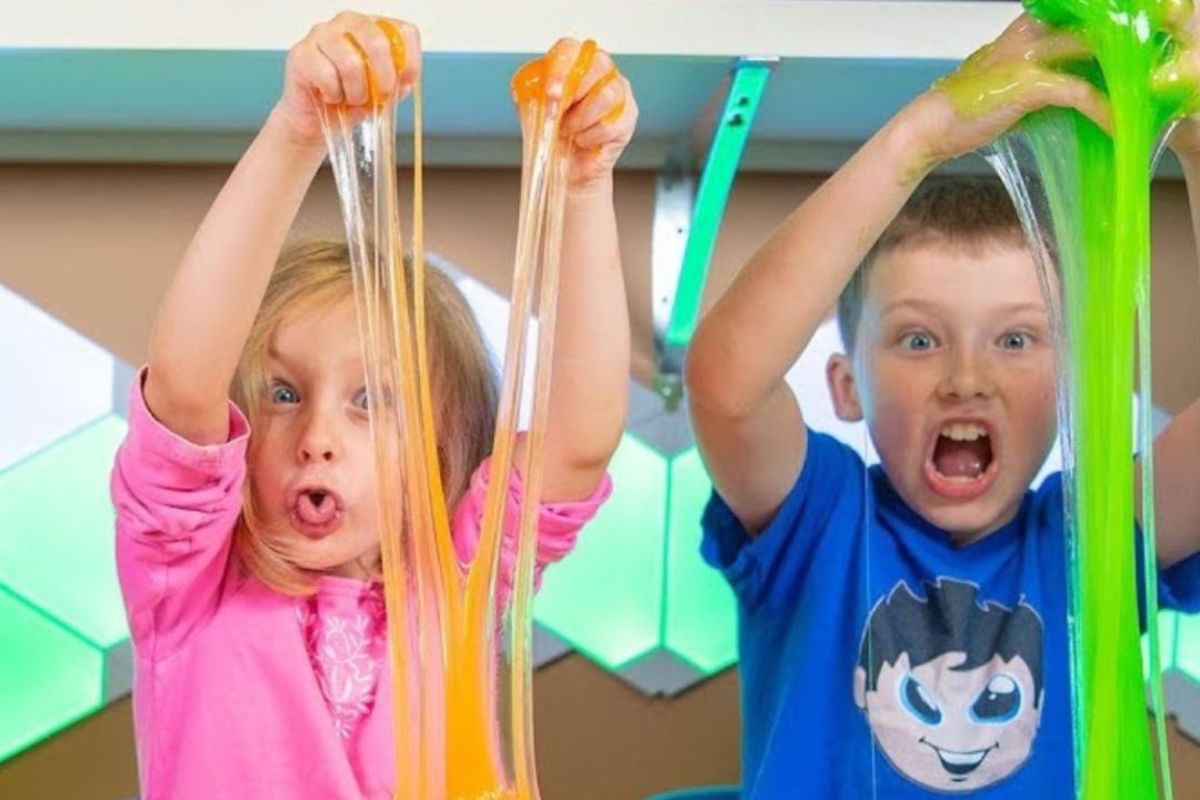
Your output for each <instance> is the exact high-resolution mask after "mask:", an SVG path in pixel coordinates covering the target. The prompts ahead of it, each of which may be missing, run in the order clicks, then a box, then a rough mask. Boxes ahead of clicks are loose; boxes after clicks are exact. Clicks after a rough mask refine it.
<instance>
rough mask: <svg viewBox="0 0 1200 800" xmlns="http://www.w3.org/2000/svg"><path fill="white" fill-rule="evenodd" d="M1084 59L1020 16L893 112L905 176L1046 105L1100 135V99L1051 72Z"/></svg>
mask: <svg viewBox="0 0 1200 800" xmlns="http://www.w3.org/2000/svg"><path fill="white" fill-rule="evenodd" d="M1088 57H1090V53H1089V52H1088V51H1087V49H1086V47H1085V46H1084V45H1083V43H1082V42H1080V41H1079V40H1078V39H1076V38H1075V37H1074V36H1072V35H1071V34H1069V33H1065V32H1059V31H1050V30H1049V29H1047V28H1046V26H1045V25H1043V24H1042V23H1040V22H1038V21H1037V20H1035V19H1033V18H1032V17H1030V16H1029V15H1028V14H1022V15H1021V16H1020V17H1018V18H1017V20H1016V21H1015V22H1013V23H1012V25H1010V26H1008V28H1007V29H1006V30H1005V31H1004V33H1002V34H1001V35H1000V37H999V38H998V39H996V41H994V42H992V43H991V44H989V45H987V46H985V47H983V48H982V49H980V50H978V51H976V52H975V53H974V54H973V55H971V56H970V57H969V58H968V59H967V60H966V61H964V62H963V64H962V66H961V67H959V69H958V70H957V71H956V72H954V73H952V74H951V75H948V76H946V77H945V78H943V79H941V80H940V81H938V82H937V83H936V84H935V85H934V87H933V88H932V89H930V90H929V91H927V92H926V93H925V94H923V95H921V96H920V97H919V98H917V99H916V100H915V101H913V103H912V104H911V105H910V106H909V107H908V108H906V109H905V110H904V111H903V112H901V114H902V116H903V117H906V118H907V121H908V123H909V124H911V126H912V133H913V136H912V137H910V138H909V139H908V141H909V142H910V143H911V151H912V152H911V156H912V162H911V164H910V166H911V167H912V170H913V177H914V178H916V177H920V176H922V175H924V173H925V172H927V171H928V170H930V169H932V168H933V167H935V166H937V165H938V164H940V163H942V162H943V161H947V160H949V159H951V158H954V157H956V156H960V155H964V154H966V153H969V152H971V151H973V150H977V149H979V148H980V147H983V146H984V145H987V144H990V143H991V142H992V141H993V140H995V139H996V138H997V137H998V136H1000V135H1001V134H1002V133H1004V132H1005V131H1007V130H1008V129H1009V128H1011V127H1012V126H1013V125H1015V124H1016V123H1017V122H1018V121H1020V119H1021V118H1022V117H1024V116H1025V115H1026V114H1029V113H1031V112H1033V111H1037V110H1039V109H1041V108H1045V107H1047V106H1060V107H1063V108H1074V109H1076V110H1077V111H1079V112H1080V113H1082V114H1084V115H1086V116H1087V117H1089V118H1091V119H1092V121H1094V122H1095V123H1096V124H1097V125H1099V126H1101V127H1102V128H1104V129H1106V130H1107V129H1108V128H1109V126H1110V116H1109V107H1108V100H1107V98H1106V97H1105V96H1104V95H1103V94H1102V93H1101V92H1100V91H1099V90H1098V89H1096V88H1095V87H1094V86H1092V85H1091V84H1090V83H1088V82H1087V81H1085V80H1083V79H1082V78H1078V77H1075V76H1072V75H1066V74H1063V73H1061V72H1057V71H1055V69H1054V66H1055V65H1056V64H1060V63H1062V62H1064V61H1069V60H1074V59H1081V58H1088Z"/></svg>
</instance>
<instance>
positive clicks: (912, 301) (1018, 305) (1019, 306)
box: [879, 297, 1047, 316]
mask: <svg viewBox="0 0 1200 800" xmlns="http://www.w3.org/2000/svg"><path fill="white" fill-rule="evenodd" d="M939 305H940V304H939V303H931V302H930V301H928V300H922V299H921V298H919V297H911V298H905V299H902V300H896V301H894V302H892V303H888V304H887V305H886V306H884V307H883V309H882V310H881V311H880V312H879V313H880V315H881V316H882V315H884V314H890V313H891V312H893V311H899V310H902V309H905V308H911V309H914V310H916V311H924V312H932V311H935V310H936V309H937V308H938V307H939ZM990 310H992V311H999V312H1002V313H1005V314H1018V313H1021V312H1026V311H1029V312H1033V313H1035V314H1045V313H1046V311H1047V309H1046V304H1045V303H1030V302H1026V301H1020V300H1018V301H1016V302H1013V303H1003V304H1001V305H997V306H994V307H993V308H992V309H990Z"/></svg>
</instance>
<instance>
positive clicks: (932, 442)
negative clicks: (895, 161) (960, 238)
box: [831, 237, 1056, 542]
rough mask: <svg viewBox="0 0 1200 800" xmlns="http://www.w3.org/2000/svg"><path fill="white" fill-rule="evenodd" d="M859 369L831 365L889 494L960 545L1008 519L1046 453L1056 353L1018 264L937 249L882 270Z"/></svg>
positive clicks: (877, 269) (1016, 258)
mask: <svg viewBox="0 0 1200 800" xmlns="http://www.w3.org/2000/svg"><path fill="white" fill-rule="evenodd" d="M858 336H859V341H858V353H857V357H856V359H855V365H854V367H853V368H852V367H851V365H850V364H849V363H848V362H847V361H846V360H845V359H843V360H842V362H841V363H840V366H839V364H837V363H834V364H832V365H831V386H832V389H833V392H834V402H835V405H836V406H837V407H838V412H839V415H841V416H842V417H843V418H851V419H852V418H855V417H856V416H858V417H863V416H865V418H866V420H867V424H868V427H869V428H870V431H871V437H872V439H873V441H874V443H875V447H876V449H877V450H878V451H879V455H880V459H881V461H882V462H883V467H884V469H885V470H886V472H887V475H888V478H889V480H890V481H891V483H892V485H893V486H894V487H895V488H896V491H897V492H899V494H900V496H901V497H902V498H903V499H904V501H905V502H906V503H908V505H909V506H910V507H912V508H913V509H914V510H915V511H916V512H917V513H918V514H920V515H921V516H922V517H923V518H924V519H926V520H927V521H929V522H931V523H933V524H934V525H937V526H938V527H939V528H942V529H944V530H946V531H949V532H950V533H952V534H955V538H956V539H957V540H959V541H960V542H969V541H973V540H975V539H976V538H978V537H980V536H983V535H986V534H988V533H991V532H992V531H994V530H996V529H997V528H999V527H1001V526H1003V525H1004V524H1006V523H1008V522H1009V521H1011V520H1012V519H1013V517H1014V516H1015V514H1016V512H1017V510H1018V508H1019V507H1020V503H1021V499H1022V496H1023V494H1024V493H1025V491H1026V489H1027V488H1028V487H1029V483H1030V481H1031V480H1032V479H1033V476H1034V475H1035V474H1036V473H1037V470H1038V469H1039V468H1040V466H1041V464H1042V462H1043V461H1044V460H1045V458H1046V455H1047V454H1048V453H1049V451H1050V448H1051V446H1052V445H1053V442H1054V436H1055V433H1056V417H1055V411H1056V409H1055V397H1054V389H1055V386H1054V349H1053V342H1052V340H1051V331H1050V321H1049V315H1048V311H1047V307H1046V301H1045V299H1044V298H1043V296H1042V291H1041V287H1040V285H1039V281H1038V275H1037V271H1036V269H1035V267H1034V264H1033V260H1032V257H1031V256H1030V254H1029V252H1028V250H1026V249H1025V248H1024V247H1023V246H1021V245H1020V244H1018V243H1016V242H1012V243H1008V242H1004V241H985V242H981V243H978V244H976V245H974V246H964V245H956V244H950V243H947V242H946V241H945V240H942V239H938V238H932V237H931V238H929V239H926V240H923V241H921V240H919V241H916V242H913V243H908V244H905V245H903V246H901V247H899V248H897V249H895V250H892V251H890V252H887V253H884V254H882V255H881V256H879V257H878V258H877V259H876V261H875V263H874V265H873V267H872V271H871V274H870V278H869V280H868V281H867V291H866V295H865V297H864V299H863V309H862V319H861V322H860V325H859V331H858Z"/></svg>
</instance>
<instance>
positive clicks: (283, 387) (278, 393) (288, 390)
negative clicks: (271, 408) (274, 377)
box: [270, 382, 300, 403]
mask: <svg viewBox="0 0 1200 800" xmlns="http://www.w3.org/2000/svg"><path fill="white" fill-rule="evenodd" d="M270 395H271V402H272V403H299V402H300V395H299V394H298V393H297V392H296V390H295V389H293V388H292V387H291V386H288V385H287V384H286V383H283V382H279V383H275V384H272V385H271V390H270Z"/></svg>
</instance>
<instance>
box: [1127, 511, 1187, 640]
mask: <svg viewBox="0 0 1200 800" xmlns="http://www.w3.org/2000/svg"><path fill="white" fill-rule="evenodd" d="M1135 532H1136V536H1137V585H1138V614H1139V618H1140V619H1141V621H1142V630H1143V631H1144V630H1145V629H1146V623H1145V618H1146V612H1145V601H1144V597H1143V596H1144V595H1145V590H1144V586H1145V582H1144V574H1145V572H1144V567H1143V565H1144V561H1145V539H1144V538H1143V536H1142V528H1141V526H1140V525H1137V526H1135ZM1158 605H1159V608H1169V609H1172V610H1174V611H1185V612H1188V613H1191V614H1195V613H1197V612H1200V553H1193V554H1192V555H1190V556H1188V557H1187V558H1185V559H1184V560H1182V561H1179V562H1177V563H1175V564H1172V565H1171V566H1169V567H1167V568H1166V569H1159V570H1158Z"/></svg>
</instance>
